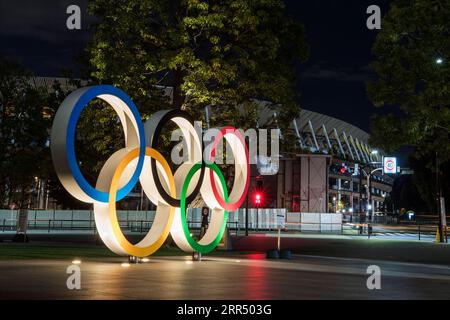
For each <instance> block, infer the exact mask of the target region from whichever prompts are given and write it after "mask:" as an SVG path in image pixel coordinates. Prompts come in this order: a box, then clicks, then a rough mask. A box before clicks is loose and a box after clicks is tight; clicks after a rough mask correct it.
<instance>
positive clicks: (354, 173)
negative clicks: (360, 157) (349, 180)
mask: <svg viewBox="0 0 450 320" xmlns="http://www.w3.org/2000/svg"><path fill="white" fill-rule="evenodd" d="M357 175H359V164H357V163H355V168H354V170H353V173H352V176H357Z"/></svg>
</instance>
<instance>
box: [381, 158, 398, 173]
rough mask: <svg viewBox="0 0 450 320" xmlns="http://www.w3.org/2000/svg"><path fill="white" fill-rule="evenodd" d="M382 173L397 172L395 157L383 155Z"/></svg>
mask: <svg viewBox="0 0 450 320" xmlns="http://www.w3.org/2000/svg"><path fill="white" fill-rule="evenodd" d="M383 173H397V158H396V157H383Z"/></svg>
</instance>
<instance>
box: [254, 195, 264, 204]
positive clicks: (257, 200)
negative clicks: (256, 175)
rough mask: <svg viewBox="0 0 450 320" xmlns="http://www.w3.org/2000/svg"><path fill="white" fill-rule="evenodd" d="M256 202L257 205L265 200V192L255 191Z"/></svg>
mask: <svg viewBox="0 0 450 320" xmlns="http://www.w3.org/2000/svg"><path fill="white" fill-rule="evenodd" d="M254 198H255V199H254V202H255V204H256V205H261V203H262V202H263V194H262V192H256V193H255V197H254Z"/></svg>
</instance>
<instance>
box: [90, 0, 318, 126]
mask: <svg viewBox="0 0 450 320" xmlns="http://www.w3.org/2000/svg"><path fill="white" fill-rule="evenodd" d="M89 8H90V12H91V13H92V14H93V15H95V16H96V17H97V18H98V19H99V23H98V24H97V25H96V26H95V36H94V38H93V41H92V42H91V44H90V46H89V49H88V51H89V54H90V62H91V64H92V67H93V69H94V70H93V72H92V76H93V77H94V78H96V79H98V80H99V81H101V82H106V83H111V84H114V85H116V86H119V87H121V88H122V89H124V90H125V91H126V92H127V93H129V94H130V95H131V97H132V98H133V99H134V100H135V101H136V103H137V105H138V106H139V108H140V112H141V114H142V115H143V117H144V118H146V117H148V116H149V115H151V114H152V113H153V112H154V111H156V110H159V109H163V108H176V109H186V110H189V111H190V112H191V113H192V114H194V115H195V116H196V117H197V119H201V118H199V117H200V114H201V111H202V110H203V108H204V107H205V106H211V107H212V108H213V112H212V115H213V118H212V123H213V124H214V123H215V124H218V125H223V122H222V120H224V119H227V123H231V124H234V125H236V126H241V127H245V126H251V127H253V126H255V123H256V108H257V100H264V101H269V102H270V103H271V106H272V108H273V109H275V110H280V109H282V112H281V113H279V115H280V121H279V123H280V124H281V126H283V127H287V126H288V125H289V124H290V120H291V119H292V118H294V117H295V116H296V115H297V114H298V112H299V108H298V104H297V93H296V90H295V73H296V72H295V71H296V70H295V69H296V65H297V64H298V63H301V62H304V61H305V60H306V59H307V56H308V51H309V50H308V46H307V45H306V42H305V38H304V30H303V26H302V25H301V24H299V23H297V22H295V21H294V20H293V19H291V18H290V17H288V16H287V15H286V13H285V10H284V5H283V3H282V1H281V0H250V1H249V0H215V1H202V0H171V1H158V0H127V1H120V2H115V3H114V5H112V3H111V1H109V0H95V1H93V2H92V3H91V4H90V7H89ZM161 86H164V87H166V88H167V87H170V88H172V96H173V99H171V100H170V99H169V98H168V96H167V95H164V90H162V89H161Z"/></svg>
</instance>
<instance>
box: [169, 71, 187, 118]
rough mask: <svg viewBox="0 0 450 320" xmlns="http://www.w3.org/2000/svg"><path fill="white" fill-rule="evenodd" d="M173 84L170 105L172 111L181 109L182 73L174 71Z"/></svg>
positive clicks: (182, 96)
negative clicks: (172, 108)
mask: <svg viewBox="0 0 450 320" xmlns="http://www.w3.org/2000/svg"><path fill="white" fill-rule="evenodd" d="M173 76H174V84H173V98H172V101H173V102H172V105H173V107H174V109H182V108H183V103H184V99H185V96H184V95H183V92H182V90H181V83H182V81H183V75H182V71H181V70H180V69H178V68H177V69H175V70H174V75H173Z"/></svg>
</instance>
